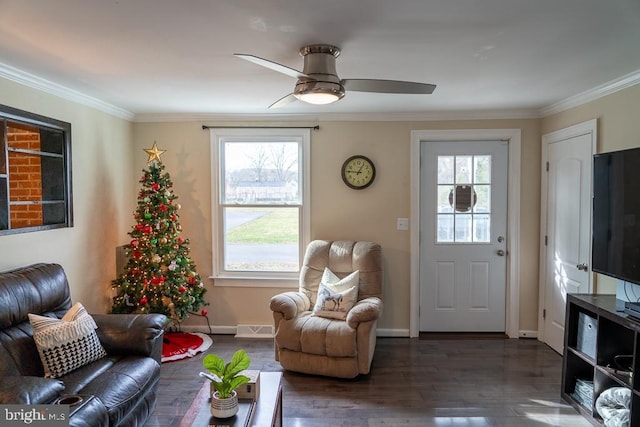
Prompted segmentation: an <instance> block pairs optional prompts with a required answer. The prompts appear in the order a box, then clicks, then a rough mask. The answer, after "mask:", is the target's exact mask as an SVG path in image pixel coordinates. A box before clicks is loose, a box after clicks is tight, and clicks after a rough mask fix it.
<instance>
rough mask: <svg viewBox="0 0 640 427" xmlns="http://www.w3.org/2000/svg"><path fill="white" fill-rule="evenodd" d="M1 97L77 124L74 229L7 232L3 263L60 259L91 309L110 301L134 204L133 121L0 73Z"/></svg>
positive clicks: (1, 239) (2, 239) (1, 245)
mask: <svg viewBox="0 0 640 427" xmlns="http://www.w3.org/2000/svg"><path fill="white" fill-rule="evenodd" d="M0 104H4V105H8V106H10V107H14V108H19V109H21V110H26V111H30V112H33V113H37V114H41V115H44V116H47V117H52V118H55V119H58V120H62V121H65V122H69V123H71V137H72V149H71V155H72V168H73V169H72V171H73V184H72V185H73V211H74V218H75V225H74V227H73V228H67V229H57V230H48V231H39V232H34V233H21V234H13V235H8V236H0V270H7V269H10V268H13V267H19V266H23V265H27V264H32V263H35V262H56V263H59V264H61V265H62V266H63V267H64V269H65V271H66V273H67V276H68V278H69V283H70V287H71V296H72V299H73V300H74V301H80V302H82V303H83V304H84V305H85V306H86V307H87V309H88V310H90V311H95V312H104V311H106V310H107V309H108V308H109V307H110V306H111V303H110V300H109V292H110V281H111V280H112V279H114V278H115V251H114V248H115V246H116V245H117V244H118V243H119V242H120V240H121V238H122V237H121V236H122V235H123V234H124V233H126V231H127V230H128V227H130V225H131V224H130V222H131V212H132V210H133V207H134V202H135V201H134V197H135V193H134V191H135V188H134V186H132V184H131V183H132V182H134V174H133V167H132V166H133V162H132V159H131V128H132V125H131V123H130V122H128V121H126V120H122V119H118V118H115V117H113V116H111V115H108V114H105V113H102V112H99V111H97V110H95V109H92V108H89V107H85V106H82V105H79V104H76V103H73V102H70V101H66V100H63V99H61V98H58V97H56V96H53V95H48V94H45V93H43V92H40V91H37V90H34V89H30V88H27V87H25V86H22V85H19V84H16V83H13V82H10V81H7V80H4V79H0Z"/></svg>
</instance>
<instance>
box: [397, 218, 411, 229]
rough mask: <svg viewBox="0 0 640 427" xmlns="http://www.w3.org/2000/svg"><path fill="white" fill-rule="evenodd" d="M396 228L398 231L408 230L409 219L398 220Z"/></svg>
mask: <svg viewBox="0 0 640 427" xmlns="http://www.w3.org/2000/svg"><path fill="white" fill-rule="evenodd" d="M397 228H398V230H408V229H409V218H398V223H397Z"/></svg>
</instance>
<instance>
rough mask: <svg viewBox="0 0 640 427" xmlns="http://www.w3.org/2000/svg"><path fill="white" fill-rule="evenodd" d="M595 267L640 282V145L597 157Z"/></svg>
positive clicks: (594, 231) (595, 160) (595, 181)
mask: <svg viewBox="0 0 640 427" xmlns="http://www.w3.org/2000/svg"><path fill="white" fill-rule="evenodd" d="M592 235H593V242H592V243H593V244H592V261H591V268H592V270H593V271H595V272H597V273H602V274H606V275H607V276H611V277H615V278H617V279H621V280H624V281H626V282H631V283H636V284H640V148H634V149H630V150H622V151H614V152H610V153H602V154H596V155H595V156H594V159H593V233H592Z"/></svg>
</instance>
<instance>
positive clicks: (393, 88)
mask: <svg viewBox="0 0 640 427" xmlns="http://www.w3.org/2000/svg"><path fill="white" fill-rule="evenodd" d="M342 85H343V86H344V88H345V89H346V90H348V91H355V92H377V93H407V94H425V95H429V94H431V93H433V91H434V89H435V88H436V85H432V84H428V83H416V82H403V81H399V80H376V79H345V80H342Z"/></svg>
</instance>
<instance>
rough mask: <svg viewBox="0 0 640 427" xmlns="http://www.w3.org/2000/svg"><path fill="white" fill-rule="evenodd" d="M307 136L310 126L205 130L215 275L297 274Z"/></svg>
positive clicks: (304, 228) (305, 207) (305, 234)
mask: <svg viewBox="0 0 640 427" xmlns="http://www.w3.org/2000/svg"><path fill="white" fill-rule="evenodd" d="M309 140H310V131H309V130H308V129H268V128H264V129H212V130H211V153H212V174H211V176H212V191H213V195H212V219H213V225H212V230H213V239H212V241H213V248H212V249H213V266H214V278H216V279H245V280H243V281H236V280H230V281H225V280H222V282H221V283H222V284H225V285H230V286H233V285H240V286H241V285H243V284H247V283H250V285H251V286H256V282H254V281H251V282H248V281H247V279H249V280H250V279H274V280H275V279H280V280H282V279H284V280H286V279H297V278H298V276H299V269H300V262H301V260H302V256H303V254H304V249H305V248H306V245H307V243H308V242H309V216H310V215H309V144H310V142H309ZM262 283H270V282H262ZM289 283H290V284H292V286H297V282H289ZM274 285H275V286H282V284H281V283H278V284H274ZM257 286H260V285H257ZM267 286H268V285H267Z"/></svg>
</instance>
